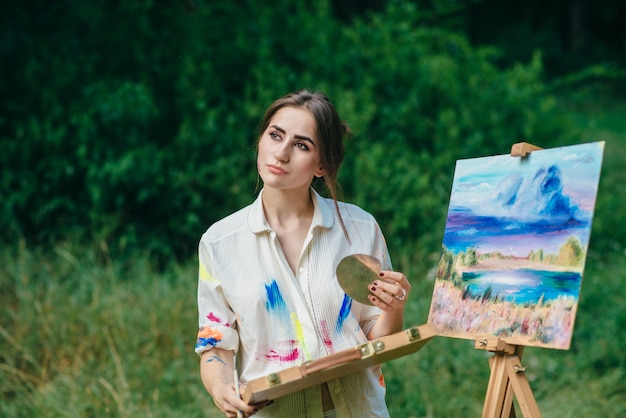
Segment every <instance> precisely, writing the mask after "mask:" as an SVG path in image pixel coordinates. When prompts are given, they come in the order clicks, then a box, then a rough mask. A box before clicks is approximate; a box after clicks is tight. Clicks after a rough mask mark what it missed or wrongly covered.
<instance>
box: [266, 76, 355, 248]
mask: <svg viewBox="0 0 626 418" xmlns="http://www.w3.org/2000/svg"><path fill="white" fill-rule="evenodd" d="M284 107H295V108H303V109H306V110H308V111H309V112H310V113H311V115H313V119H315V128H316V131H317V132H316V133H317V139H318V141H319V150H320V165H321V167H322V169H323V170H324V182H325V184H326V188H327V189H328V192H329V193H330V197H331V198H332V199H333V201H334V202H335V208H336V209H337V214H338V216H339V222H340V223H341V228H342V229H343V231H344V233H345V234H346V237H348V233H347V230H346V227H345V225H344V223H343V219H342V217H341V213H340V212H339V205H338V203H337V189H338V183H337V174H338V173H339V167H340V166H341V163H342V162H343V158H344V153H345V151H344V146H343V140H344V139H345V138H347V137H349V136H351V135H352V132H351V131H350V127H349V126H348V124H347V123H345V122H344V121H342V120H341V118H340V117H339V114H338V113H337V110H336V109H335V106H334V105H333V104H332V103H331V101H330V100H329V99H328V97H327V96H326V95H325V94H324V93H321V92H315V91H310V90H306V89H301V90H298V91H295V92H293V93H290V94H287V95H286V96H283V97H281V98H280V99H278V100H276V101H275V102H274V103H272V104H271V105H270V107H269V108H268V109H267V111H266V112H265V115H264V116H263V119H261V123H260V124H259V139H260V138H261V135H263V132H265V130H266V129H267V127H268V126H269V123H270V120H271V119H272V117H273V116H274V115H275V114H276V112H278V111H279V110H280V109H282V108H284ZM257 144H258V142H257Z"/></svg>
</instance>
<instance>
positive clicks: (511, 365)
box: [506, 356, 541, 418]
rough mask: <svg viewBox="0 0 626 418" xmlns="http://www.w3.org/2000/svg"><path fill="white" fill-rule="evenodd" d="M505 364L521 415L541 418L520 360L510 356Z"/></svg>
mask: <svg viewBox="0 0 626 418" xmlns="http://www.w3.org/2000/svg"><path fill="white" fill-rule="evenodd" d="M506 362H507V367H506V368H507V370H508V373H509V382H510V386H511V387H512V388H513V392H514V393H515V394H516V397H517V403H518V404H519V407H520V409H521V410H522V414H523V415H524V416H525V417H529V418H530V417H532V418H535V417H541V412H539V407H538V406H537V401H536V400H535V397H534V395H533V392H532V390H531V389H530V384H529V383H528V379H526V374H525V373H524V368H523V367H522V365H521V363H520V359H519V358H518V357H517V356H511V357H509V358H507V359H506Z"/></svg>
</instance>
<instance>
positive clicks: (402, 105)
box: [0, 0, 572, 260]
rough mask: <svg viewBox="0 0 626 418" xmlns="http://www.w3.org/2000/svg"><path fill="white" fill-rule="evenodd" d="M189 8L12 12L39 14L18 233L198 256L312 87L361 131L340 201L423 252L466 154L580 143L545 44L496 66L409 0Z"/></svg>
mask: <svg viewBox="0 0 626 418" xmlns="http://www.w3.org/2000/svg"><path fill="white" fill-rule="evenodd" d="M193 4H195V5H196V6H195V8H193V7H192V8H189V7H187V6H185V7H183V6H181V5H162V4H157V3H152V2H144V3H125V2H122V3H120V4H116V5H110V4H109V3H108V2H107V3H106V4H105V2H95V3H92V4H90V5H87V4H83V5H81V6H80V7H68V6H67V5H64V4H61V5H52V4H48V3H46V4H42V5H41V15H40V16H41V18H39V19H37V18H34V17H33V18H30V17H29V16H28V15H24V14H17V17H16V19H17V21H18V22H22V23H30V24H32V26H30V27H29V30H27V31H24V32H22V30H23V29H22V28H21V27H20V26H18V25H17V24H16V26H13V30H14V31H15V33H16V34H19V35H21V37H18V38H17V40H16V43H17V46H20V44H19V43H20V42H21V43H22V44H26V43H27V42H28V43H32V44H33V45H34V48H33V50H32V53H30V54H24V53H21V54H19V55H18V57H17V60H18V61H19V63H20V64H21V65H23V66H24V67H25V68H27V69H28V71H25V72H23V73H22V74H17V73H12V74H11V75H12V81H13V85H12V86H11V87H7V86H5V87H4V90H5V91H4V92H3V93H6V94H7V95H8V94H9V93H12V92H13V93H15V92H17V91H19V90H20V89H22V88H24V94H23V95H16V94H13V95H10V96H8V97H9V99H8V100H7V102H5V103H4V104H3V106H4V107H5V108H6V109H8V110H9V111H10V112H9V114H10V119H6V120H4V121H3V129H2V131H0V132H1V134H0V141H2V143H3V144H7V146H6V147H4V150H5V152H3V153H2V156H1V157H0V163H1V165H0V166H1V167H2V169H1V170H2V181H1V182H0V193H1V194H2V197H3V198H2V201H1V203H0V205H1V206H2V210H1V213H2V214H3V216H2V220H0V230H1V231H2V237H3V239H4V241H5V242H6V243H11V242H13V243H14V242H16V241H17V239H19V238H21V237H24V238H25V239H26V240H27V242H29V243H35V242H51V243H53V242H55V241H57V240H59V239H63V238H65V237H67V236H68V233H71V234H73V236H77V234H80V233H82V234H83V235H84V236H85V239H87V240H88V239H89V238H90V237H91V238H94V237H95V238H96V239H98V238H102V239H105V240H107V241H108V242H110V243H111V248H113V249H115V248H126V247H128V246H131V247H133V248H139V249H142V250H143V251H146V252H147V253H149V254H151V255H152V256H153V258H155V259H157V260H168V259H171V257H172V256H175V255H178V256H180V257H181V258H185V257H188V256H189V255H190V254H193V253H194V252H195V246H196V244H197V239H198V237H199V235H200V234H201V232H202V231H203V230H204V229H205V228H206V227H207V226H208V225H209V224H211V223H212V222H214V221H215V220H217V219H218V218H220V217H223V216H225V215H226V214H228V213H230V212H232V211H234V210H235V209H237V208H239V207H241V206H243V205H245V204H247V203H248V202H250V201H251V200H252V198H253V194H254V191H255V184H256V181H257V179H256V175H255V172H254V167H255V163H254V153H255V147H254V142H255V137H256V123H257V121H258V120H259V119H260V117H261V115H262V113H263V111H264V109H265V107H266V106H268V105H269V104H270V103H271V101H273V100H274V99H275V98H277V97H279V96H281V95H283V94H285V93H287V92H289V91H292V90H294V89H297V88H300V87H309V88H316V89H322V90H325V91H326V92H328V94H329V95H330V96H331V98H332V99H333V100H334V101H335V102H336V104H337V107H338V108H339V111H340V113H341V114H342V116H343V117H344V119H346V120H347V121H348V122H349V123H351V125H352V127H353V130H354V132H355V139H354V140H353V141H351V142H350V143H348V145H347V147H348V156H347V158H346V161H345V168H344V170H343V171H342V172H341V173H340V180H341V182H342V184H343V187H344V197H345V199H347V200H350V201H354V202H355V203H358V204H360V205H362V206H363V207H365V208H366V209H368V210H370V211H372V212H373V213H374V214H375V215H376V216H377V218H378V219H379V221H380V222H381V225H382V226H383V229H384V230H385V231H386V233H387V234H388V235H389V238H390V244H391V246H392V248H400V247H402V248H407V249H412V250H413V251H412V252H413V253H414V254H416V255H415V257H421V256H418V255H417V254H420V253H424V251H423V249H424V248H428V251H427V252H431V251H434V252H437V251H438V249H437V246H438V243H439V242H440V231H441V230H442V227H443V220H444V217H445V212H446V202H447V199H448V196H449V188H450V184H451V178H452V173H453V167H454V161H455V160H456V159H458V158H467V157H474V156H483V155H487V154H494V153H507V152H508V150H509V149H510V146H511V145H512V144H513V143H515V142H519V141H529V142H532V143H537V144H539V145H541V146H544V147H548V146H551V145H554V144H562V143H564V142H569V141H571V140H572V137H571V135H570V133H569V127H568V125H567V124H565V123H563V121H562V120H561V118H560V116H559V113H558V112H557V109H556V107H555V101H554V99H553V98H552V97H551V96H550V95H549V94H548V92H547V91H546V89H545V86H544V84H543V82H542V80H541V78H542V66H541V59H540V57H539V56H536V57H535V58H534V59H533V60H532V61H531V62H529V63H527V64H518V65H516V66H514V67H512V68H510V69H508V70H505V71H500V70H498V69H497V68H496V67H495V66H494V65H493V64H492V58H493V57H494V56H495V54H496V52H495V51H493V50H491V49H488V48H487V49H482V48H473V47H471V46H470V45H469V43H468V42H467V40H466V38H465V37H464V36H463V35H462V34H459V33H453V32H450V31H447V30H445V29H442V28H436V27H433V26H432V25H431V24H430V23H428V22H430V21H431V20H432V19H431V17H432V12H429V13H424V14H422V13H421V12H420V10H419V9H417V8H416V7H415V5H414V4H412V3H410V2H402V1H390V2H389V5H388V7H387V10H386V11H384V12H381V13H372V14H369V15H366V16H364V17H362V18H358V19H355V20H353V21H352V22H351V23H349V24H346V23H340V22H339V21H337V20H336V19H335V18H334V16H333V15H332V10H331V8H330V6H329V3H327V2H321V3H317V4H315V5H313V4H310V3H309V2H305V1H287V0H283V1H282V2H279V4H274V5H273V7H272V8H271V9H270V8H268V7H267V6H266V5H265V4H259V2H246V7H244V8H240V7H239V6H237V5H236V4H230V3H221V4H214V2H207V3H204V2H197V3H193ZM15 9H16V10H19V9H18V8H17V7H15ZM14 12H15V10H14ZM87 21H88V22H89V25H87V24H86V23H85V22H87ZM110 28H114V30H110ZM50 34H52V35H50ZM51 72H52V73H51ZM38 86H40V87H38ZM11 89H13V90H11ZM114 243H117V244H114ZM418 249H422V251H418Z"/></svg>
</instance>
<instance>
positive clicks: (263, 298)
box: [195, 189, 391, 418]
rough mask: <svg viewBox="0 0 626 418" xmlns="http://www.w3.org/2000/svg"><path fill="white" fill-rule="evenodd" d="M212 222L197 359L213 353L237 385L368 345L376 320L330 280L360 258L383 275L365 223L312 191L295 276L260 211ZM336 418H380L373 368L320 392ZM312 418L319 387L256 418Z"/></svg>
mask: <svg viewBox="0 0 626 418" xmlns="http://www.w3.org/2000/svg"><path fill="white" fill-rule="evenodd" d="M262 193H263V191H261V193H260V194H259V196H258V197H257V199H256V200H255V201H254V202H253V203H252V204H251V205H249V206H247V207H245V208H243V209H241V210H239V211H237V212H235V213H233V214H232V215H230V216H228V217H226V218H224V219H222V220H220V221H218V222H216V223H215V224H213V225H211V227H210V228H209V229H208V230H207V231H206V232H205V233H204V234H203V235H202V238H201V240H200V244H199V262H200V266H199V281H198V310H199V332H198V338H197V342H196V349H195V350H196V353H198V354H199V355H201V354H202V353H203V352H205V351H207V350H210V349H212V348H213V347H218V348H221V349H224V350H232V351H234V352H237V353H238V355H239V366H240V367H239V368H240V370H239V373H240V379H241V381H242V382H246V381H250V380H253V379H256V378H260V377H264V376H267V375H268V374H270V373H274V372H279V371H281V370H284V369H287V368H290V367H294V366H298V365H300V364H302V363H303V362H305V361H308V360H313V359H317V358H320V357H324V356H327V355H329V354H333V353H336V352H338V351H342V350H345V349H349V348H352V347H354V346H356V345H359V344H361V343H364V342H366V341H367V338H366V335H367V333H368V332H369V331H370V330H371V328H372V326H373V325H374V323H375V322H376V320H377V318H378V316H379V315H380V310H379V309H378V308H376V307H374V306H369V305H364V304H361V303H359V302H357V301H354V300H352V299H351V298H350V297H349V296H348V295H346V294H345V293H344V291H343V290H342V289H341V286H340V285H339V282H338V280H337V276H336V268H337V265H338V264H339V262H340V261H341V260H342V259H343V258H344V257H346V256H348V255H351V254H369V255H372V256H374V257H376V258H378V259H379V260H381V262H382V269H383V270H390V269H391V262H390V260H389V253H388V250H387V246H386V243H385V240H384V237H383V234H382V232H381V230H380V228H379V226H378V223H377V222H376V220H375V219H374V217H373V216H372V215H370V214H369V213H367V212H366V211H364V210H363V209H361V208H359V207H357V206H355V205H352V204H348V203H343V202H340V203H339V210H340V212H341V216H342V218H343V220H344V224H345V227H346V229H347V232H348V237H349V240H348V239H347V238H346V236H345V234H344V231H343V229H342V227H341V223H340V221H339V219H338V216H337V212H336V209H335V205H334V202H333V200H332V199H327V198H323V197H321V196H320V195H319V194H318V193H317V192H315V191H314V190H313V189H311V195H312V198H313V204H314V214H313V220H312V223H311V226H310V229H309V231H308V234H307V236H306V239H305V241H304V245H303V248H302V252H301V254H300V259H299V261H298V265H297V267H296V269H295V274H294V272H293V271H292V270H291V268H290V267H289V264H288V263H287V260H286V258H285V255H284V253H283V251H282V250H281V246H280V243H279V241H278V237H277V235H276V232H275V231H274V230H273V229H272V228H271V227H270V225H269V224H268V222H267V219H266V217H265V214H264V211H263V204H262V201H261V196H262ZM328 386H329V389H330V394H331V397H332V400H333V403H334V405H335V409H336V411H337V416H339V417H357V418H364V417H387V416H388V415H389V414H388V412H387V407H386V405H385V385H384V379H383V376H382V371H381V369H380V367H379V366H376V367H373V368H369V369H366V370H364V371H361V372H357V373H354V374H351V375H348V376H346V377H342V378H338V379H335V380H333V381H330V382H328ZM257 416H258V417H289V418H296V417H305V416H306V417H321V416H322V397H321V387H320V386H314V387H312V388H309V389H305V390H302V391H300V392H297V393H294V394H291V395H287V396H283V397H281V398H279V399H277V400H276V402H274V403H273V404H272V405H270V406H268V407H266V408H264V409H262V410H261V411H259V413H258V414H256V415H255V417H257Z"/></svg>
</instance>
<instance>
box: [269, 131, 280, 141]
mask: <svg viewBox="0 0 626 418" xmlns="http://www.w3.org/2000/svg"><path fill="white" fill-rule="evenodd" d="M269 135H270V138H272V139H273V140H275V141H280V140H281V139H282V138H281V136H280V133H279V132H276V131H272V132H270V134H269Z"/></svg>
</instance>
